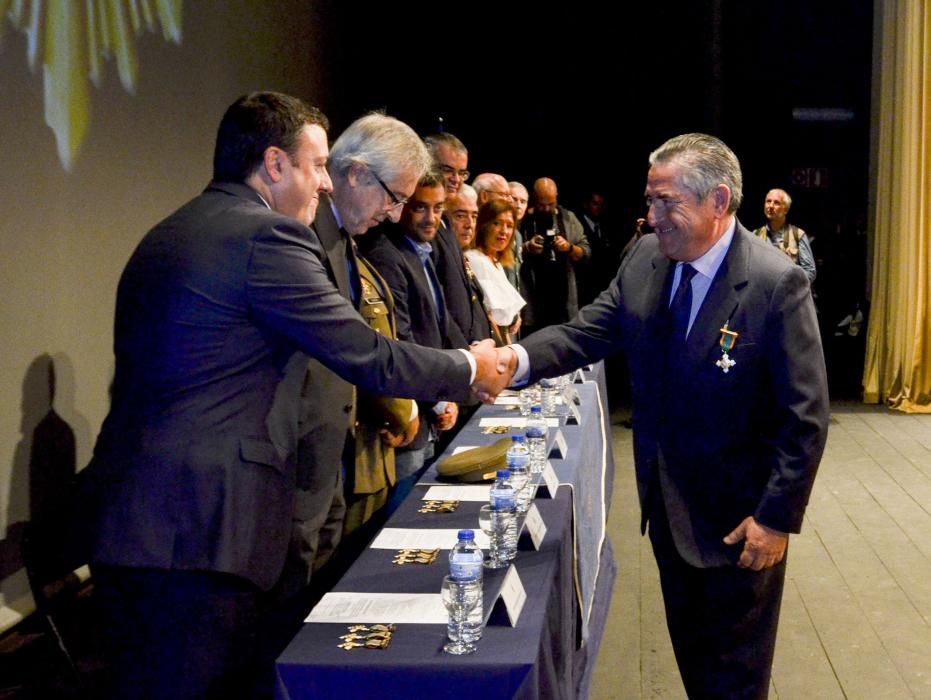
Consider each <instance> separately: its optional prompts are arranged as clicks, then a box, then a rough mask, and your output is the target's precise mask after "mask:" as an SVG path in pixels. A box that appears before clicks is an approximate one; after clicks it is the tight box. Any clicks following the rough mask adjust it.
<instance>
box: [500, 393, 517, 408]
mask: <svg viewBox="0 0 931 700" xmlns="http://www.w3.org/2000/svg"><path fill="white" fill-rule="evenodd" d="M495 406H520V396H502V395H500V394H499V395H498V398H496V399H495Z"/></svg>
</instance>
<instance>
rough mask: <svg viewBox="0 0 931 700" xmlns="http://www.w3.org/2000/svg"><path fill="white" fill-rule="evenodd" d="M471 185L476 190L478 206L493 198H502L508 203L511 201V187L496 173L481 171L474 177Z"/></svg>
mask: <svg viewBox="0 0 931 700" xmlns="http://www.w3.org/2000/svg"><path fill="white" fill-rule="evenodd" d="M472 186H473V187H474V188H475V191H476V192H478V203H479V206H481V205H482V204H484V203H485V202H490V201H492V200H494V199H503V200H505V201H507V202H508V203H510V201H511V188H510V187H508V181H507V180H505V179H504V177H503V176H501V175H498V174H497V173H482V174H481V175H479V176H478V177H476V178H475V180H474V181H473V182H472Z"/></svg>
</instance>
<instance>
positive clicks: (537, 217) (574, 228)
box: [520, 177, 591, 332]
mask: <svg viewBox="0 0 931 700" xmlns="http://www.w3.org/2000/svg"><path fill="white" fill-rule="evenodd" d="M558 194H559V192H558V190H557V188H556V183H555V182H554V181H553V180H551V179H550V178H548V177H542V178H540V179H539V180H537V181H536V182H534V183H533V201H534V210H533V214H530V213H528V214H527V216H526V217H525V218H524V223H523V228H522V234H523V238H524V241H525V242H524V245H523V253H524V264H523V265H522V266H521V271H520V273H521V281H522V287H521V289H522V290H523V291H524V298H525V299H526V300H527V306H526V307H525V308H524V328H525V330H526V331H528V332H529V331H531V330H536V329H539V328H544V327H546V326H552V325H555V324H559V323H565V322H566V321H569V320H570V319H572V318H573V317H574V316H575V315H576V314H577V313H578V311H579V300H578V292H577V290H576V283H575V266H576V265H578V264H579V263H580V262H581V261H583V260H585V259H586V258H588V257H590V256H591V248H590V247H589V245H588V240H586V238H585V232H584V231H583V229H582V224H581V223H580V222H579V220H578V218H576V216H575V214H573V213H572V212H571V211H569V210H568V209H565V208H563V207H561V206H559V204H558V202H557V197H558Z"/></svg>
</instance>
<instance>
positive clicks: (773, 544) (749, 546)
mask: <svg viewBox="0 0 931 700" xmlns="http://www.w3.org/2000/svg"><path fill="white" fill-rule="evenodd" d="M741 540H743V543H744V548H743V551H742V552H741V553H740V559H738V560H737V566H739V567H740V568H741V569H753V570H754V571H761V570H762V569H768V568H769V567H771V566H775V565H776V564H778V563H779V562H781V561H782V558H783V557H784V556H785V554H786V545H788V543H789V535H788V533H786V532H779V530H773V529H772V528H769V527H766V526H765V525H761V524H760V523H758V522H757V521H756V520H754V518H753V516H748V517H746V518H744V519H743V522H741V523H740V525H738V526H737V527H736V528H734V530H733V531H732V532H731V533H730V534H729V535H728V536H727V537H725V538H724V544H737V543H738V542H740V541H741Z"/></svg>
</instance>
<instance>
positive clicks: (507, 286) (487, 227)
mask: <svg viewBox="0 0 931 700" xmlns="http://www.w3.org/2000/svg"><path fill="white" fill-rule="evenodd" d="M515 219H516V213H515V211H514V208H513V207H512V206H511V205H510V204H509V203H508V202H506V201H504V200H500V199H497V200H491V201H489V202H486V203H485V204H483V205H482V206H481V208H480V209H479V210H478V221H477V222H476V226H475V228H476V234H475V239H474V241H473V245H474V247H473V248H472V249H471V250H467V251H466V253H465V257H466V264H467V265H468V266H469V267H470V268H471V271H472V274H474V275H475V279H476V280H477V281H478V283H479V286H480V287H481V288H482V293H483V294H484V297H485V298H484V305H485V310H486V311H487V312H488V318H489V320H490V321H491V325H492V333H493V334H494V336H495V340H496V342H497V343H498V344H499V345H506V344H508V343H510V342H511V336H513V335H514V334H515V333H517V330H518V329H519V328H520V310H521V309H522V308H523V307H524V306H525V305H526V302H525V301H524V299H523V297H521V295H520V294H519V293H518V292H517V290H516V289H514V287H513V286H512V285H511V283H510V282H509V281H508V278H507V276H506V275H505V274H504V267H510V266H512V265H513V264H514V253H513V251H512V250H511V239H512V238H513V237H514V222H515Z"/></svg>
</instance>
